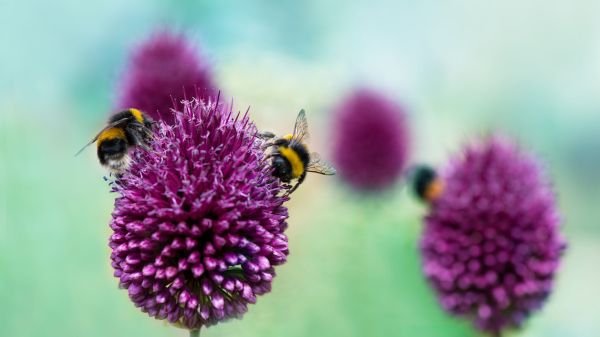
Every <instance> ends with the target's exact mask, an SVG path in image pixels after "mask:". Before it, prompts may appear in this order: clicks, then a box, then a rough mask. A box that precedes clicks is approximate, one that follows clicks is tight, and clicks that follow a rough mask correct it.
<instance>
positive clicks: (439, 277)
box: [421, 137, 565, 335]
mask: <svg viewBox="0 0 600 337" xmlns="http://www.w3.org/2000/svg"><path fill="white" fill-rule="evenodd" d="M442 178H443V179H444V183H445V190H444V192H443V193H442V194H441V195H440V197H439V198H437V199H436V200H435V201H433V202H432V204H431V209H430V211H429V214H428V215H427V216H426V218H425V228H424V233H423V237H422V241H421V251H422V254H423V262H424V266H423V269H424V273H425V275H426V277H427V278H428V279H429V281H430V283H431V285H432V286H433V288H434V289H435V290H436V292H437V294H438V297H439V300H440V302H441V305H442V306H443V308H444V309H446V310H447V311H449V312H450V313H452V314H455V315H458V316H464V317H467V318H469V319H471V320H473V322H474V324H475V326H476V327H478V328H479V329H481V330H485V331H488V332H491V333H494V334H496V335H499V334H500V332H501V331H502V330H504V329H505V328H509V327H519V326H520V325H521V323H522V322H523V320H524V319H525V318H526V317H527V316H529V315H530V314H531V313H532V312H533V311H535V310H537V309H539V308H540V307H541V306H542V305H543V303H544V301H545V299H546V298H547V297H548V295H549V294H550V291H551V290H552V286H553V280H554V276H555V273H556V271H557V268H558V266H559V260H560V257H561V253H562V251H563V250H564V248H565V242H564V240H563V238H562V236H561V235H560V233H559V223H560V216H559V214H558V210H557V209H556V205H555V200H554V194H553V192H552V189H551V186H550V183H549V182H548V180H547V179H546V178H545V176H544V175H543V172H542V169H541V167H540V166H539V164H538V162H537V161H536V160H535V159H534V158H533V157H531V156H530V155H527V154H525V153H523V152H521V151H519V149H518V148H517V146H516V145H515V144H514V143H512V142H510V141H508V140H506V139H504V138H500V137H490V138H488V139H486V140H485V141H483V142H480V143H477V144H473V145H470V146H468V147H467V148H466V149H465V151H464V155H463V156H461V157H459V158H455V159H454V160H453V161H452V162H451V163H450V165H449V167H448V168H447V170H446V171H445V172H443V173H442Z"/></svg>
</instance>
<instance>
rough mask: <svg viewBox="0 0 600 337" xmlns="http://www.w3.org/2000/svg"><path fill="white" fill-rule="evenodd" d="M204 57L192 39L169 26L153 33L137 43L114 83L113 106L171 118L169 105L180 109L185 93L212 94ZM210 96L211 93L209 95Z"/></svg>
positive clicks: (211, 77) (207, 96) (203, 97)
mask: <svg viewBox="0 0 600 337" xmlns="http://www.w3.org/2000/svg"><path fill="white" fill-rule="evenodd" d="M213 82H214V81H213V76H212V73H211V71H210V69H209V66H208V62H207V60H206V59H205V58H204V57H202V56H201V55H200V54H199V52H198V51H197V50H196V43H195V42H192V41H189V40H188V38H187V37H186V36H185V35H184V34H177V33H174V32H171V31H170V30H163V31H159V32H156V33H154V35H152V36H151V37H150V38H149V39H147V40H146V41H145V42H144V43H142V44H140V45H139V46H137V47H136V48H135V49H134V50H133V52H132V54H131V58H130V60H129V63H128V64H127V66H126V68H125V71H124V73H123V76H122V80H121V84H120V85H118V86H117V95H118V96H119V101H118V103H117V110H120V109H127V108H136V109H140V110H142V111H144V112H146V113H147V114H148V115H149V116H150V117H152V118H153V119H155V120H158V119H161V120H164V121H165V122H166V123H167V124H172V123H173V122H174V116H173V113H172V112H171V109H178V110H181V108H182V103H181V101H182V100H184V99H185V98H186V97H187V98H191V97H196V98H201V99H208V98H210V97H212V96H213V95H215V94H216V89H215V85H214V83H213ZM212 98H214V97H212Z"/></svg>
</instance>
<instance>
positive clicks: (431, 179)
mask: <svg viewBox="0 0 600 337" xmlns="http://www.w3.org/2000/svg"><path fill="white" fill-rule="evenodd" d="M412 174H413V177H412V181H413V191H414V193H415V194H416V195H417V197H418V198H419V199H421V200H422V201H424V202H427V203H432V202H433V201H435V200H436V199H437V198H439V197H440V195H441V194H442V192H443V191H444V183H443V182H442V179H441V178H440V177H439V176H438V174H437V172H436V171H435V170H434V169H433V168H431V167H429V166H425V165H421V166H417V167H416V168H415V169H414V171H413V173H412Z"/></svg>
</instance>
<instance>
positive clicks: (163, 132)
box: [109, 100, 288, 330]
mask: <svg viewBox="0 0 600 337" xmlns="http://www.w3.org/2000/svg"><path fill="white" fill-rule="evenodd" d="M234 117H235V116H231V111H228V110H225V109H224V108H223V107H222V106H221V105H218V104H214V103H210V102H209V103H207V104H204V103H202V102H201V101H196V100H194V101H191V102H186V103H184V106H183V111H182V112H180V113H176V117H175V121H174V123H173V125H167V124H166V123H164V122H159V124H158V125H157V126H158V128H157V129H158V130H157V131H156V132H155V139H154V140H153V142H152V144H151V151H142V150H138V151H136V152H135V153H134V155H133V156H132V157H133V159H132V164H131V166H130V167H129V169H128V170H127V171H126V172H125V173H124V174H123V176H122V177H119V178H118V179H117V180H116V182H115V187H114V190H115V191H116V192H118V193H120V197H119V198H117V200H116V201H115V209H114V212H113V218H112V221H111V224H110V226H111V228H112V229H113V231H114V233H113V234H112V236H111V237H110V243H109V246H110V247H111V249H112V254H111V259H112V266H113V268H114V270H115V272H114V275H115V276H116V277H118V278H119V280H120V282H119V283H120V286H121V287H122V288H125V289H127V290H128V292H129V297H130V298H131V300H132V301H133V302H134V304H135V305H136V306H137V307H139V308H140V309H141V310H142V311H143V312H146V313H148V314H149V315H150V316H152V317H155V318H158V319H167V320H168V321H169V322H171V323H174V324H176V325H179V326H182V327H185V328H188V329H190V330H197V329H199V328H200V327H202V326H210V325H213V324H216V323H218V322H220V321H222V320H224V319H227V318H230V317H237V318H240V317H241V316H242V315H243V314H244V313H245V312H246V310H247V305H248V304H249V303H254V302H255V301H256V296H257V295H261V294H265V293H267V292H269V291H270V289H271V282H272V280H273V278H274V277H275V269H274V266H276V265H279V264H282V263H284V262H285V261H286V257H287V254H288V244H287V237H286V236H285V235H284V230H285V229H286V228H287V223H286V219H287V216H288V215H287V209H286V208H285V207H284V206H283V203H284V202H285V201H286V200H287V197H282V196H281V194H282V193H280V192H282V188H281V184H280V182H279V181H278V180H277V179H275V178H273V176H272V174H271V168H270V167H269V165H268V163H267V162H266V161H264V160H263V157H264V154H263V151H262V150H261V148H260V146H261V145H262V141H259V140H258V139H257V138H255V137H254V134H255V132H256V129H255V126H254V124H253V123H252V122H250V120H249V119H248V117H247V116H244V117H240V116H237V117H235V118H234Z"/></svg>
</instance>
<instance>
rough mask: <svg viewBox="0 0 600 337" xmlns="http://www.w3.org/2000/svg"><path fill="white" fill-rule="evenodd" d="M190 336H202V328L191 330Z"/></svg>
mask: <svg viewBox="0 0 600 337" xmlns="http://www.w3.org/2000/svg"><path fill="white" fill-rule="evenodd" d="M190 337H200V329H197V330H190Z"/></svg>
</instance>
